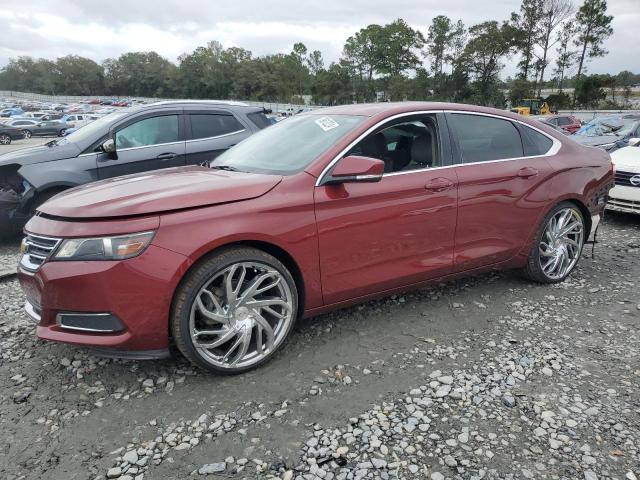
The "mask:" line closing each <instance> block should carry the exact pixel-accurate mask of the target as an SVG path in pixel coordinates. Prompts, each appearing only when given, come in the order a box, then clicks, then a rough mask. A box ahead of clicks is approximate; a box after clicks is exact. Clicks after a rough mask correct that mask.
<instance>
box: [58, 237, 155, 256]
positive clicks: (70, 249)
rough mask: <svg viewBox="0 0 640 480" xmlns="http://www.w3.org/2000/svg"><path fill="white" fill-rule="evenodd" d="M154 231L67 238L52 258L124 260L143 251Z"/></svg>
mask: <svg viewBox="0 0 640 480" xmlns="http://www.w3.org/2000/svg"><path fill="white" fill-rule="evenodd" d="M153 234H154V232H143V233H133V234H131V235H122V236H117V237H98V238H69V239H67V240H64V241H63V242H62V245H60V248H58V250H57V251H56V253H55V255H54V256H53V260H124V259H125V258H131V257H135V256H137V255H140V254H141V253H142V252H144V250H145V248H147V246H148V245H149V243H151V239H152V238H153Z"/></svg>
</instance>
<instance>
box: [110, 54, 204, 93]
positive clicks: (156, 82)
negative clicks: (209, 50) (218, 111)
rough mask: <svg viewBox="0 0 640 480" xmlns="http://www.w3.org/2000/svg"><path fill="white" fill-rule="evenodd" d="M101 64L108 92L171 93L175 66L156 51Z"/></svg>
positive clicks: (131, 55)
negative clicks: (171, 81)
mask: <svg viewBox="0 0 640 480" xmlns="http://www.w3.org/2000/svg"><path fill="white" fill-rule="evenodd" d="M202 48H204V47H202ZM102 65H103V68H104V76H105V88H106V90H107V92H108V93H109V94H113V95H135V96H142V97H168V96H171V95H172V94H173V93H174V92H172V91H170V88H169V87H170V81H169V80H170V78H171V77H172V75H173V73H174V72H173V71H174V70H175V69H176V66H175V65H174V64H172V63H171V62H169V60H167V59H165V58H163V57H161V56H160V55H158V54H157V53H156V52H129V53H125V54H122V55H120V56H119V57H118V58H117V59H113V58H109V59H107V60H105V61H104V62H103V64H102Z"/></svg>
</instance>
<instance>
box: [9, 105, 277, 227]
mask: <svg viewBox="0 0 640 480" xmlns="http://www.w3.org/2000/svg"><path fill="white" fill-rule="evenodd" d="M262 117H264V113H263V111H262V109H261V108H258V107H249V106H245V105H243V104H238V103H232V102H226V103H225V102H209V101H184V102H160V103H156V104H152V105H146V106H143V107H133V108H131V109H119V110H118V111H117V112H114V113H112V114H110V115H107V116H104V117H102V118H100V119H98V120H96V121H94V122H91V123H90V124H88V125H85V126H84V127H82V128H79V129H78V130H76V131H75V132H73V133H72V134H70V135H68V136H65V137H63V138H61V139H59V140H53V141H51V142H49V143H47V144H46V145H43V146H39V147H32V148H29V149H24V150H17V151H14V152H11V153H7V154H5V155H0V189H4V190H13V191H15V192H16V193H17V194H18V198H19V202H15V203H14V204H12V205H7V204H4V209H2V210H0V231H8V230H9V228H14V229H15V228H18V229H19V228H21V227H22V225H24V222H25V221H26V219H27V218H28V217H29V216H30V215H31V214H33V212H34V210H35V207H36V206H37V205H39V204H40V203H42V202H43V201H44V200H46V199H47V198H50V197H52V196H53V195H55V194H56V193H58V192H60V191H61V190H64V189H67V188H70V187H74V186H77V185H82V184H84V183H88V182H92V181H95V180H99V179H104V178H111V177H117V176H120V175H126V174H128V173H135V172H146V171H148V170H156V169H159V168H167V167H175V166H180V165H193V164H200V163H207V162H209V161H211V160H213V159H214V158H215V157H216V156H218V155H219V154H220V153H222V152H223V151H225V150H226V149H228V148H229V147H230V146H232V145H234V144H236V143H238V142H240V141H241V140H243V139H245V138H246V137H248V136H249V135H251V134H252V133H254V132H257V131H258V130H260V129H261V128H264V123H265V122H264V120H263V118H262ZM43 123H44V124H47V123H48V122H43ZM64 125H65V127H64V129H63V128H59V129H58V130H57V134H60V133H64V132H63V130H66V129H67V128H71V126H70V125H69V124H67V123H65V124H64ZM57 128H58V127H55V128H54V133H56V132H55V130H56V129H57ZM33 134H35V131H34V132H33Z"/></svg>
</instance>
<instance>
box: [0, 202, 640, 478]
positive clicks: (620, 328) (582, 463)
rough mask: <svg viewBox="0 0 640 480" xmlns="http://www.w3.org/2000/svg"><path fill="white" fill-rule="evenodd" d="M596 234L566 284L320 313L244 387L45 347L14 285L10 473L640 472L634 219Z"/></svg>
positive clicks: (173, 366)
mask: <svg viewBox="0 0 640 480" xmlns="http://www.w3.org/2000/svg"><path fill="white" fill-rule="evenodd" d="M599 237H600V241H601V242H602V243H601V244H600V245H598V247H597V248H596V257H595V259H591V258H589V257H590V253H591V249H590V248H588V249H587V250H586V251H585V256H584V257H583V259H582V261H581V263H580V265H579V268H578V269H577V270H576V271H575V272H574V273H573V275H572V276H571V277H570V278H569V279H568V281H566V282H565V283H563V284H559V285H556V286H541V285H534V284H530V283H528V282H526V281H524V280H521V279H520V278H519V276H518V275H517V274H516V273H513V272H507V273H499V274H488V275H484V276H480V277H477V278H472V279H466V280H460V281H457V282H451V283H447V284H444V285H439V286H435V287H433V288H430V289H424V290H421V291H417V292H411V293H408V294H406V295H404V296H397V297H392V298H386V299H383V300H380V301H376V302H370V303H367V304H365V305H363V306H359V307H354V308H351V309H347V310H341V311H338V312H335V313H332V314H329V315H324V316H321V317H317V318H313V319H309V320H306V321H302V322H300V323H299V324H298V325H297V327H296V330H295V332H294V334H293V336H292V338H291V339H290V341H289V342H288V344H287V346H286V347H285V348H284V349H283V350H282V351H281V352H279V353H278V354H277V356H276V358H275V359H274V360H273V361H272V362H271V363H269V364H268V365H266V366H265V367H263V368H261V369H259V370H257V371H254V372H251V373H249V374H245V375H241V376H236V377H213V376H208V375H205V374H203V373H201V372H199V371H197V370H195V369H193V368H192V367H191V366H190V365H189V364H188V363H187V362H186V361H184V360H182V359H170V360H165V361H147V362H133V361H120V360H110V359H103V358H98V357H95V356H91V355H89V354H88V353H87V352H86V351H85V350H83V349H80V348H75V347H72V346H67V345H58V344H50V343H45V342H42V341H39V340H36V339H35V337H34V327H33V325H32V324H31V323H30V322H29V321H28V320H27V319H26V316H25V315H24V314H23V313H22V312H21V307H22V304H23V297H22V293H21V292H20V289H19V287H18V284H17V281H16V280H9V281H4V282H2V283H0V299H1V300H0V332H1V337H0V350H1V353H0V385H1V386H2V390H1V393H0V430H1V431H2V432H3V435H2V438H0V453H1V455H0V472H4V473H3V475H2V477H3V478H8V479H17V478H34V479H35V478H52V479H57V478H61V479H62V478H64V479H94V478H107V477H109V478H118V477H119V478H121V479H122V480H131V479H133V478H136V479H138V480H139V479H141V478H142V477H141V475H143V474H144V478H145V479H163V478H188V477H189V474H190V473H192V472H194V471H197V470H199V469H203V470H202V472H205V471H210V472H218V473H212V474H211V475H210V476H209V477H204V476H201V475H199V474H197V472H196V473H195V475H196V477H197V478H256V477H260V478H265V477H268V476H269V475H271V474H277V475H278V476H280V477H284V478H291V477H290V476H288V475H290V474H289V473H285V472H286V471H290V470H291V471H292V473H293V474H294V475H295V476H298V475H305V476H304V477H301V478H327V479H328V478H365V477H369V478H396V477H400V478H433V479H442V478H567V479H576V478H586V479H595V478H598V479H602V478H618V479H623V478H629V479H633V478H635V477H634V476H633V475H634V474H635V475H640V415H639V414H640V395H639V394H638V392H639V388H638V387H639V384H640V358H639V355H640V354H639V352H640V328H639V325H640V324H639V321H638V319H639V318H640V296H638V293H637V292H638V278H639V277H640V260H639V259H638V251H640V219H639V218H637V217H633V216H628V215H614V214H609V215H608V217H607V220H606V222H605V223H604V225H603V226H602V228H601V230H600V234H599ZM16 250H17V247H16V245H15V242H13V243H8V244H6V243H5V244H3V245H2V247H0V263H1V265H0V269H4V268H5V267H11V266H14V265H15V263H16V261H17V252H16ZM225 460H226V462H225ZM205 465H207V466H206V467H205ZM629 472H633V473H631V474H629ZM216 475H217V476H218V477H216ZM625 476H626V477H625ZM191 478H194V477H191Z"/></svg>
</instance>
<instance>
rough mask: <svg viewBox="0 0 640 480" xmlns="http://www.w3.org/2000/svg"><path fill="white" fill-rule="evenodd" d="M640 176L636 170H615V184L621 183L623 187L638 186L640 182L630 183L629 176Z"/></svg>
mask: <svg viewBox="0 0 640 480" xmlns="http://www.w3.org/2000/svg"><path fill="white" fill-rule="evenodd" d="M635 176H640V173H637V172H620V171H618V172H616V185H622V186H625V187H640V184H638V185H634V184H632V183H631V177H635Z"/></svg>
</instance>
